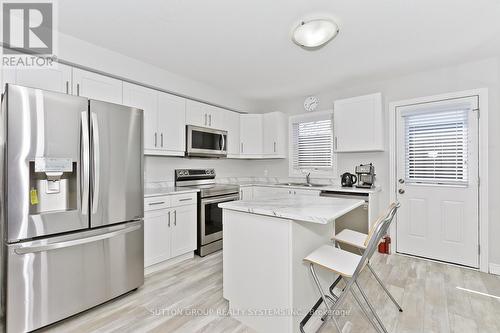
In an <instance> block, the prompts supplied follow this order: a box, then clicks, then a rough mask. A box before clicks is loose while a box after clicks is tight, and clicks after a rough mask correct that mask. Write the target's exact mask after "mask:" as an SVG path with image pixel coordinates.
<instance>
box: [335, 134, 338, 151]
mask: <svg viewBox="0 0 500 333" xmlns="http://www.w3.org/2000/svg"><path fill="white" fill-rule="evenodd" d="M337 141H338V140H337V137H335V150H337Z"/></svg>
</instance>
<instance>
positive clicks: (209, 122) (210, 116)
mask: <svg viewBox="0 0 500 333" xmlns="http://www.w3.org/2000/svg"><path fill="white" fill-rule="evenodd" d="M208 126H212V115H211V114H209V115H208Z"/></svg>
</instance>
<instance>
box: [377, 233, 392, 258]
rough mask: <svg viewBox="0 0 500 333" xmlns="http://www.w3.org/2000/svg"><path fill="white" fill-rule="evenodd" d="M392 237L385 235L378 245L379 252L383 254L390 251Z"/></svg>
mask: <svg viewBox="0 0 500 333" xmlns="http://www.w3.org/2000/svg"><path fill="white" fill-rule="evenodd" d="M390 244H391V237H389V236H384V237H383V238H382V241H381V242H380V244H379V245H378V252H380V253H383V254H389V252H390Z"/></svg>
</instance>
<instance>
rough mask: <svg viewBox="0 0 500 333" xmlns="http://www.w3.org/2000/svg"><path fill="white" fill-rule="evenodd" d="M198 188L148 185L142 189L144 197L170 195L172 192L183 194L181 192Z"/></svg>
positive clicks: (194, 190)
mask: <svg viewBox="0 0 500 333" xmlns="http://www.w3.org/2000/svg"><path fill="white" fill-rule="evenodd" d="M199 191H200V190H198V189H196V188H186V187H174V186H168V187H150V188H145V189H144V197H145V198H150V197H159V196H162V195H172V194H183V193H196V192H199Z"/></svg>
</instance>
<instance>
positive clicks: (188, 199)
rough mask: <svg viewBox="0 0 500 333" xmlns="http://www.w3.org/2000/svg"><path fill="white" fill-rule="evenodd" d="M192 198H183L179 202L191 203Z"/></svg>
mask: <svg viewBox="0 0 500 333" xmlns="http://www.w3.org/2000/svg"><path fill="white" fill-rule="evenodd" d="M191 200H193V198H184V199H179V201H191Z"/></svg>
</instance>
